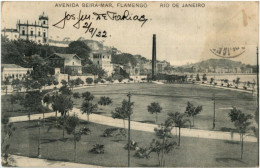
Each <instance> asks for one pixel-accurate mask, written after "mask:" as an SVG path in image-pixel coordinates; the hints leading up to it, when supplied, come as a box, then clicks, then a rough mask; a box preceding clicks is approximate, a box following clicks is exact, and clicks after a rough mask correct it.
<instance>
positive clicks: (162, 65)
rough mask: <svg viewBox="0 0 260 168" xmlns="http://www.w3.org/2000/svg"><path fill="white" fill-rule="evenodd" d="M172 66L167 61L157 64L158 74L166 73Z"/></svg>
mask: <svg viewBox="0 0 260 168" xmlns="http://www.w3.org/2000/svg"><path fill="white" fill-rule="evenodd" d="M169 65H170V64H169V63H168V62H166V61H162V62H157V65H156V67H157V73H163V72H164V68H165V67H167V66H169Z"/></svg>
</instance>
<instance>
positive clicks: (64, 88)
mask: <svg viewBox="0 0 260 168" xmlns="http://www.w3.org/2000/svg"><path fill="white" fill-rule="evenodd" d="M59 91H60V92H61V94H63V95H68V96H70V95H71V94H72V91H71V90H70V89H69V88H68V86H67V85H63V86H62V87H60V89H59Z"/></svg>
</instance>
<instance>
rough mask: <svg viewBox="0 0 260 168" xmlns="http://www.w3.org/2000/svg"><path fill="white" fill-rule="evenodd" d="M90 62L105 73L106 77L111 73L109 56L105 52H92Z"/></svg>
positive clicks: (111, 67) (111, 66)
mask: <svg viewBox="0 0 260 168" xmlns="http://www.w3.org/2000/svg"><path fill="white" fill-rule="evenodd" d="M92 62H93V64H94V65H96V66H97V67H99V68H102V69H103V70H104V71H106V73H107V75H108V76H110V75H111V74H112V73H113V70H114V68H113V64H111V54H110V53H108V52H105V51H101V52H93V53H92Z"/></svg>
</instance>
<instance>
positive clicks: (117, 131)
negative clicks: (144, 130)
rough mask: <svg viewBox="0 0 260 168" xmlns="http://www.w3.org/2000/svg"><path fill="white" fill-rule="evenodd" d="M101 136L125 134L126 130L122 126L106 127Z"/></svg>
mask: <svg viewBox="0 0 260 168" xmlns="http://www.w3.org/2000/svg"><path fill="white" fill-rule="evenodd" d="M102 136H103V137H113V136H126V130H125V129H123V128H107V129H106V130H105V131H104V132H103V135H102Z"/></svg>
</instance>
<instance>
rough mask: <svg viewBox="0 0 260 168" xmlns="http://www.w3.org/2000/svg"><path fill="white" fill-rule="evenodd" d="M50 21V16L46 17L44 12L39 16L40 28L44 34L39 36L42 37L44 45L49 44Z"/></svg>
mask: <svg viewBox="0 0 260 168" xmlns="http://www.w3.org/2000/svg"><path fill="white" fill-rule="evenodd" d="M48 21H49V18H48V16H47V15H45V14H44V12H43V13H42V15H40V16H39V22H40V26H41V28H42V32H41V33H39V36H42V42H43V43H48V36H49V32H48V30H49V26H48Z"/></svg>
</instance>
